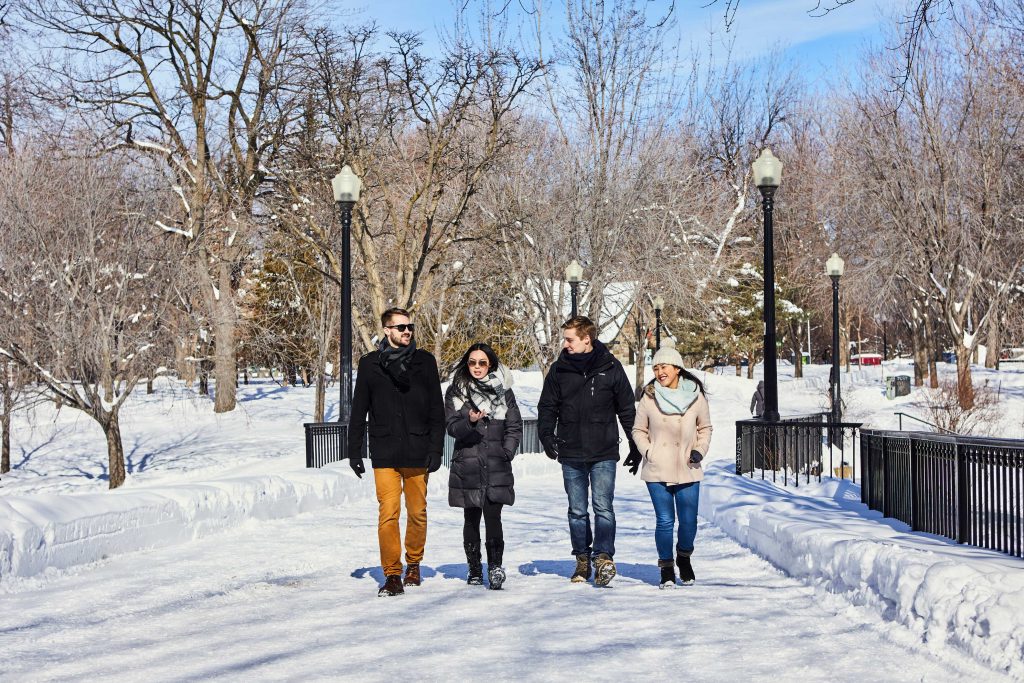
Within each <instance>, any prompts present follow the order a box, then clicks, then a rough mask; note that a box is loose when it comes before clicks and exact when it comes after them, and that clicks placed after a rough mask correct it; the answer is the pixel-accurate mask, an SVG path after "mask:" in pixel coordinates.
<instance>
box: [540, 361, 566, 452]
mask: <svg viewBox="0 0 1024 683" xmlns="http://www.w3.org/2000/svg"><path fill="white" fill-rule="evenodd" d="M561 402H562V390H561V387H560V386H559V384H558V381H557V380H556V379H555V369H554V367H552V368H550V369H549V370H548V376H547V377H545V378H544V386H543V388H542V389H541V390H540V400H538V401H537V436H539V437H540V440H541V443H543V442H545V441H547V440H550V439H551V438H553V437H554V436H555V424H556V423H557V422H558V406H559V405H560V404H561Z"/></svg>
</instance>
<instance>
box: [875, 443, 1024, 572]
mask: <svg viewBox="0 0 1024 683" xmlns="http://www.w3.org/2000/svg"><path fill="white" fill-rule="evenodd" d="M861 452H862V453H863V456H864V459H863V462H864V472H863V475H862V476H863V481H862V482H861V500H862V501H863V502H864V503H865V504H866V505H867V506H868V507H870V508H871V509H873V510H878V511H879V512H881V513H882V514H883V515H885V516H886V517H893V518H895V519H898V520H900V521H903V522H906V523H907V524H909V525H910V528H911V529H914V530H915V531H925V532H928V533H933V534H938V535H940V536H945V537H947V538H951V539H954V540H956V542H957V543H966V544H970V545H975V546H978V547H981V548H988V549H991V550H999V551H1002V552H1005V553H1008V554H1010V555H1015V556H1016V557H1024V441H1021V440H1013V439H985V438H976V437H970V436H959V435H955V436H954V435H949V434H930V433H925V432H898V431H881V430H867V429H866V430H864V431H863V432H862V433H861Z"/></svg>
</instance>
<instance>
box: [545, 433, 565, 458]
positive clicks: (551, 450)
mask: <svg viewBox="0 0 1024 683" xmlns="http://www.w3.org/2000/svg"><path fill="white" fill-rule="evenodd" d="M540 443H541V446H543V447H544V455H546V456H548V457H549V458H551V459H552V460H558V455H559V454H558V448H559V446H561V445H562V440H561V439H559V438H558V437H557V436H549V437H547V438H545V439H541V442H540Z"/></svg>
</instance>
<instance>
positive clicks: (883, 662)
mask: <svg viewBox="0 0 1024 683" xmlns="http://www.w3.org/2000/svg"><path fill="white" fill-rule="evenodd" d="M526 457H527V458H528V457H529V456H526ZM536 457H538V456H534V458H536ZM534 462H536V461H534ZM524 463H527V464H529V463H528V461H527V460H526V458H524ZM543 465H546V463H543ZM540 468H541V465H540V464H538V465H537V469H540ZM433 488H434V490H433V491H432V493H431V495H430V497H429V515H430V526H429V532H428V539H427V553H426V557H425V560H424V576H425V579H424V583H423V585H422V586H421V587H420V588H418V589H409V591H408V592H407V593H406V595H405V596H402V597H401V598H387V599H382V598H377V597H376V592H377V586H378V583H379V582H380V581H381V580H382V576H381V572H380V568H379V566H378V565H377V562H378V555H377V547H376V534H375V526H376V525H375V520H376V503H375V501H374V500H372V499H371V498H369V497H366V498H363V499H359V500H353V501H351V502H350V503H348V504H346V505H343V506H337V507H333V508H331V509H327V510H322V511H317V512H313V513H308V514H304V515H300V516H297V517H294V518H291V519H288V520H278V521H271V522H251V523H248V524H244V525H242V526H241V527H240V528H238V529H236V530H234V531H231V532H227V533H224V534H219V535H217V536H216V537H210V538H206V539H202V540H199V541H196V542H194V543H188V544H184V545H179V546H177V547H174V548H166V549H162V550H153V551H146V552H139V553H133V554H130V555H125V556H122V557H119V558H116V559H112V560H108V561H105V562H101V563H98V564H96V565H92V566H87V567H78V568H75V569H73V570H70V571H68V572H66V573H65V574H63V575H61V576H53V577H48V578H45V579H42V580H39V581H29V582H25V583H23V584H21V585H20V586H19V587H18V589H16V590H14V591H12V592H10V593H8V594H7V595H5V596H3V598H2V600H3V610H0V634H3V635H0V647H2V648H3V657H2V659H0V678H4V679H9V680H17V679H25V678H31V679H34V680H35V679H64V680H108V679H114V680H116V679H135V680H168V679H173V680H199V679H204V680H205V679H216V678H229V679H243V678H244V679H259V680H267V679H275V680H277V679H287V680H311V679H313V680H327V679H345V680H354V681H355V680H357V681H394V680H407V679H409V678H412V677H415V678H416V679H422V680H477V679H480V678H484V677H486V678H487V679H488V680H526V681H545V680H566V679H572V680H654V679H666V678H671V677H675V676H677V675H683V674H685V676H686V678H688V679H691V680H701V681H736V680H742V679H749V678H754V679H762V680H763V679H766V678H774V677H784V678H786V679H793V680H801V681H835V680H849V681H854V680H859V681H864V680H879V679H885V680H890V681H919V680H932V681H938V680H952V679H955V678H960V677H970V678H971V679H973V680H979V679H986V678H992V677H993V674H992V673H991V672H990V671H987V670H983V669H982V668H981V667H980V666H978V665H976V664H974V663H972V662H970V661H968V660H967V658H966V657H963V656H961V655H959V653H957V652H955V651H953V650H951V649H947V648H937V649H935V650H934V651H932V650H931V649H929V648H928V646H926V645H922V644H921V642H920V640H919V639H918V638H917V637H915V635H914V634H912V633H910V632H909V631H907V630H906V629H904V628H903V627H901V626H899V625H896V624H892V623H886V622H884V621H883V620H882V619H880V618H879V617H877V616H876V615H875V614H874V613H872V611H871V610H868V609H862V608H858V607H854V606H851V605H850V604H849V603H848V602H846V601H845V600H843V599H842V598H839V597H836V596H833V595H830V594H829V593H827V592H826V591H824V590H822V589H821V588H819V587H816V586H811V587H809V586H806V585H804V584H802V583H801V582H799V581H797V580H794V579H792V578H789V577H787V576H786V575H785V574H784V573H782V572H780V571H778V570H777V569H775V568H773V567H772V566H771V565H770V564H768V563H767V562H765V561H763V560H761V559H759V558H758V557H756V556H755V555H753V554H751V553H750V552H749V551H747V550H746V549H744V548H743V547H741V546H740V545H738V544H737V543H736V542H735V541H733V540H732V539H730V538H729V537H728V536H727V535H726V534H725V533H723V532H722V531H721V530H720V529H718V528H716V527H714V526H712V525H710V524H708V523H707V522H702V523H701V525H700V529H699V532H698V550H697V555H696V557H695V560H694V564H695V569H696V572H697V575H698V583H697V584H696V585H695V586H692V587H688V588H683V587H679V588H676V589H675V590H672V591H660V590H659V589H658V588H657V587H656V586H657V581H658V573H657V568H656V567H655V565H654V560H655V559H656V558H655V555H656V553H655V551H654V543H653V524H654V519H653V515H652V514H651V511H650V502H649V500H648V498H647V494H646V490H645V489H644V488H643V487H642V484H641V483H640V482H639V481H638V480H636V479H633V478H623V479H621V480H620V482H619V487H618V491H617V496H616V507H617V514H618V525H619V533H618V537H617V546H618V549H617V553H616V555H617V560H618V569H619V576H618V577H617V578H616V579H615V580H614V582H613V583H612V586H611V587H610V588H607V589H598V588H595V587H593V586H591V585H573V584H571V583H570V582H569V580H568V577H569V576H570V574H571V572H572V568H573V566H574V562H573V560H572V558H571V556H570V554H569V551H570V549H569V547H568V545H567V543H568V533H567V530H566V523H565V502H564V496H565V494H564V492H563V491H562V487H561V481H560V476H559V474H558V471H557V470H556V469H555V468H554V467H551V466H546V467H544V468H543V471H538V472H536V473H535V474H533V475H530V474H528V473H524V472H522V471H521V472H520V476H519V478H518V481H517V490H518V494H519V497H518V501H517V503H516V505H515V506H514V507H512V508H509V509H507V510H506V514H505V533H506V543H507V551H506V566H507V567H508V568H509V570H510V578H509V580H508V581H507V583H506V584H505V585H506V587H505V589H504V590H502V591H501V592H497V591H488V590H486V589H485V588H483V587H479V586H468V585H467V584H466V583H465V578H466V566H465V558H464V556H463V555H462V552H461V527H462V516H461V511H459V510H453V509H451V508H448V507H447V505H446V501H445V496H444V492H443V490H441V489H440V487H433Z"/></svg>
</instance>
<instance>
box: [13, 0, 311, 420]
mask: <svg viewBox="0 0 1024 683" xmlns="http://www.w3.org/2000/svg"><path fill="white" fill-rule="evenodd" d="M305 11H306V9H305V6H304V4H303V0H286V1H285V2H277V1H273V0H215V1H214V2H206V1H205V0H188V1H187V2H178V3H170V4H167V3H162V2H154V1H152V0H143V1H142V2H137V3H133V4H132V5H131V6H130V7H128V6H124V5H122V4H121V3H119V2H116V1H115V0H100V2H86V1H85V0H60V1H59V2H51V1H50V0H37V1H29V2H26V3H25V11H24V16H25V17H26V18H27V20H28V21H30V22H32V23H33V24H34V25H36V26H37V27H39V28H40V29H42V30H43V31H45V32H48V33H49V34H50V35H53V36H58V37H59V36H63V37H64V38H66V42H65V45H64V46H63V47H64V49H65V50H66V51H67V52H68V53H69V54H71V55H73V58H72V60H70V63H71V64H72V65H73V66H70V67H65V68H64V69H63V70H62V71H60V72H59V73H57V72H54V76H56V77H57V79H58V82H62V83H63V84H64V87H63V90H61V91H60V92H59V94H60V95H62V99H63V103H64V104H66V105H68V106H71V107H73V108H76V109H79V110H81V111H83V112H85V113H87V114H88V115H99V116H100V117H101V118H102V121H103V123H102V124H101V127H100V130H98V131H97V134H98V137H99V139H100V141H101V144H103V145H105V146H106V148H107V150H108V151H113V150H118V149H128V150H132V151H134V152H137V153H142V154H146V155H149V156H152V157H153V158H154V159H156V160H159V161H160V162H162V163H163V164H164V168H165V169H166V172H167V174H168V176H169V182H168V185H169V186H170V187H171V188H173V190H174V191H175V192H176V193H177V195H178V197H179V203H178V206H177V209H176V210H175V211H174V212H173V214H171V215H168V216H161V217H159V218H158V219H157V220H155V224H156V226H157V227H158V228H159V229H161V230H163V231H165V232H167V233H169V234H172V235H175V236H176V237H177V238H178V240H179V242H180V245H179V250H180V252H181V253H183V254H184V255H185V256H186V257H187V258H188V259H190V260H192V261H193V264H194V272H195V274H196V276H197V277H198V282H197V289H198V293H199V296H200V299H201V301H202V302H203V305H204V306H205V308H206V312H207V314H208V316H209V319H210V323H211V325H212V328H213V329H212V332H213V336H214V339H215V352H214V358H213V363H214V375H215V378H216V381H217V392H216V400H215V403H214V410H215V411H217V412H225V411H229V410H232V409H233V408H234V406H235V389H236V382H237V379H236V348H235V339H236V335H237V330H236V328H237V326H238V323H239V317H238V306H237V295H238V288H239V282H240V275H241V274H242V272H243V269H244V267H245V264H246V260H247V257H248V256H249V254H250V252H251V250H252V249H253V246H254V245H253V238H252V232H253V229H254V221H253V210H254V203H255V201H256V196H257V193H258V190H259V188H260V186H261V185H262V184H263V183H264V181H266V180H267V179H268V177H270V176H271V171H270V169H269V165H268V164H270V160H271V159H272V157H273V155H274V151H275V148H276V146H277V145H278V144H279V143H280V140H281V137H282V136H283V134H284V133H285V132H286V130H287V128H288V125H289V121H290V111H291V96H290V92H289V91H288V90H287V82H288V75H287V74H288V70H289V65H290V64H291V63H292V60H293V59H295V58H296V56H295V53H296V52H298V51H299V47H298V45H297V42H298V40H297V38H296V32H295V31H293V29H294V28H295V27H296V25H298V24H301V22H302V21H303V19H304V13H305Z"/></svg>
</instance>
